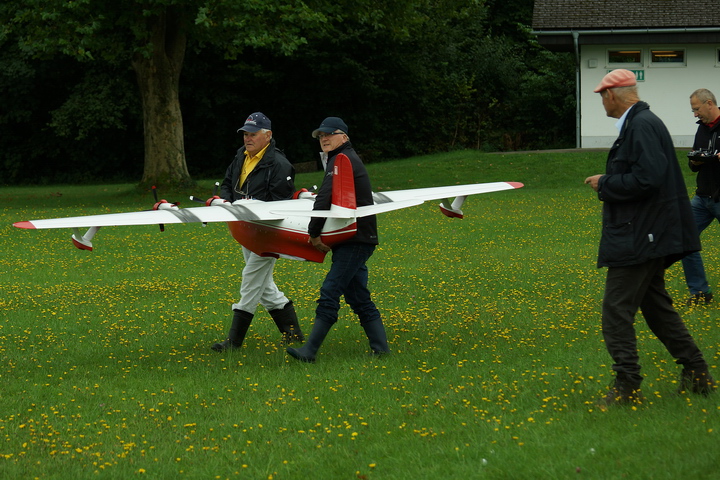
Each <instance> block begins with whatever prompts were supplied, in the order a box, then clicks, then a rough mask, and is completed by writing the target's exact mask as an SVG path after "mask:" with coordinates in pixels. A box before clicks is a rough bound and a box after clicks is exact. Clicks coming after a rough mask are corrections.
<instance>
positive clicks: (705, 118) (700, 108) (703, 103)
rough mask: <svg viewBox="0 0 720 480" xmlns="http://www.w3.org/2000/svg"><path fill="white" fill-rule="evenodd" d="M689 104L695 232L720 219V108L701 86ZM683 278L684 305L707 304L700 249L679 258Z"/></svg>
mask: <svg viewBox="0 0 720 480" xmlns="http://www.w3.org/2000/svg"><path fill="white" fill-rule="evenodd" d="M690 107H691V108H692V111H693V115H694V116H695V117H696V118H697V119H698V121H697V123H698V129H697V132H696V133H695V141H694V142H693V151H692V152H690V153H689V154H688V164H689V166H690V170H692V171H693V172H697V189H696V190H695V196H694V197H693V199H692V202H691V206H692V212H693V217H694V218H695V224H696V225H697V229H698V232H700V233H702V231H703V230H705V228H707V227H708V225H710V224H711V223H712V221H713V220H715V219H718V221H720V158H719V156H718V150H719V149H720V142H718V132H720V108H718V105H717V101H716V100H715V95H713V93H712V92H711V91H710V90H708V89H706V88H700V89H698V90H695V91H694V92H693V93H692V95H690ZM682 265H683V271H684V272H685V282H686V283H687V286H688V290H690V298H688V300H687V305H707V304H708V303H710V302H711V301H712V298H713V294H712V289H711V288H710V285H708V281H707V277H706V276H705V266H704V265H703V261H702V256H701V255H700V252H695V253H691V254H690V255H688V256H687V257H685V258H683V259H682Z"/></svg>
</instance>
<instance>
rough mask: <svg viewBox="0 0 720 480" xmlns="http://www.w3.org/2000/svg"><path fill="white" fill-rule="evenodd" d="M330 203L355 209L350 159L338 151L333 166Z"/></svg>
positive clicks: (353, 182) (353, 181)
mask: <svg viewBox="0 0 720 480" xmlns="http://www.w3.org/2000/svg"><path fill="white" fill-rule="evenodd" d="M332 204H333V205H337V206H338V207H343V208H350V209H353V210H354V209H355V208H357V204H356V202H355V179H354V178H353V169H352V164H351V163H350V159H349V158H348V157H347V155H345V154H343V153H340V154H338V156H337V158H336V159H335V163H334V166H333V189H332Z"/></svg>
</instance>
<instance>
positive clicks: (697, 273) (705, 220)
mask: <svg viewBox="0 0 720 480" xmlns="http://www.w3.org/2000/svg"><path fill="white" fill-rule="evenodd" d="M690 206H691V207H692V212H693V218H694V219H695V225H697V229H698V233H702V231H703V230H705V229H706V228H707V227H708V225H710V224H711V223H712V221H713V220H715V219H718V221H720V202H716V201H714V200H713V199H712V198H708V197H698V196H697V195H695V196H694V197H693V199H692V201H691V202H690ZM682 265H683V270H684V271H685V282H686V283H687V286H688V290H690V294H691V295H694V294H696V293H705V292H709V291H710V286H709V285H708V281H707V277H706V276H705V265H703V260H702V257H701V256H700V252H695V253H691V254H690V255H688V256H687V257H685V258H683V259H682Z"/></svg>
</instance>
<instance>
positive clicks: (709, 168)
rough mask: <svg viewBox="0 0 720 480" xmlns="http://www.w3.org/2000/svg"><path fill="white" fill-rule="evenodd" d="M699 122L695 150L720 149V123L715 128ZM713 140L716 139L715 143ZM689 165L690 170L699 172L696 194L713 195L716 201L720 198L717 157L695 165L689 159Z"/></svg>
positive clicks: (719, 162)
mask: <svg viewBox="0 0 720 480" xmlns="http://www.w3.org/2000/svg"><path fill="white" fill-rule="evenodd" d="M697 123H698V129H697V132H695V141H694V142H693V150H698V149H703V150H708V149H709V150H720V123H718V124H717V125H715V126H714V127H713V128H710V127H708V126H707V125H705V124H704V123H702V122H701V121H698V122H697ZM713 135H714V136H713ZM713 140H715V142H714V143H713ZM688 165H689V166H690V170H692V171H693V172H697V179H696V182H697V188H696V189H695V195H699V196H701V197H712V198H714V199H715V201H718V200H720V161H718V159H717V158H715V159H713V160H710V161H708V162H704V163H702V164H700V165H693V164H692V163H690V161H689V160H688Z"/></svg>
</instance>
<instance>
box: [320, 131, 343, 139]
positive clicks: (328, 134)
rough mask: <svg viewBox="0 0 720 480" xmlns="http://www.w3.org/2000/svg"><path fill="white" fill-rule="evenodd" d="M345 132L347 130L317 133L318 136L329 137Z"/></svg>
mask: <svg viewBox="0 0 720 480" xmlns="http://www.w3.org/2000/svg"><path fill="white" fill-rule="evenodd" d="M344 133H345V132H332V133H325V132H320V133H318V134H317V138H325V137H329V136H331V135H342V134H344Z"/></svg>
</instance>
